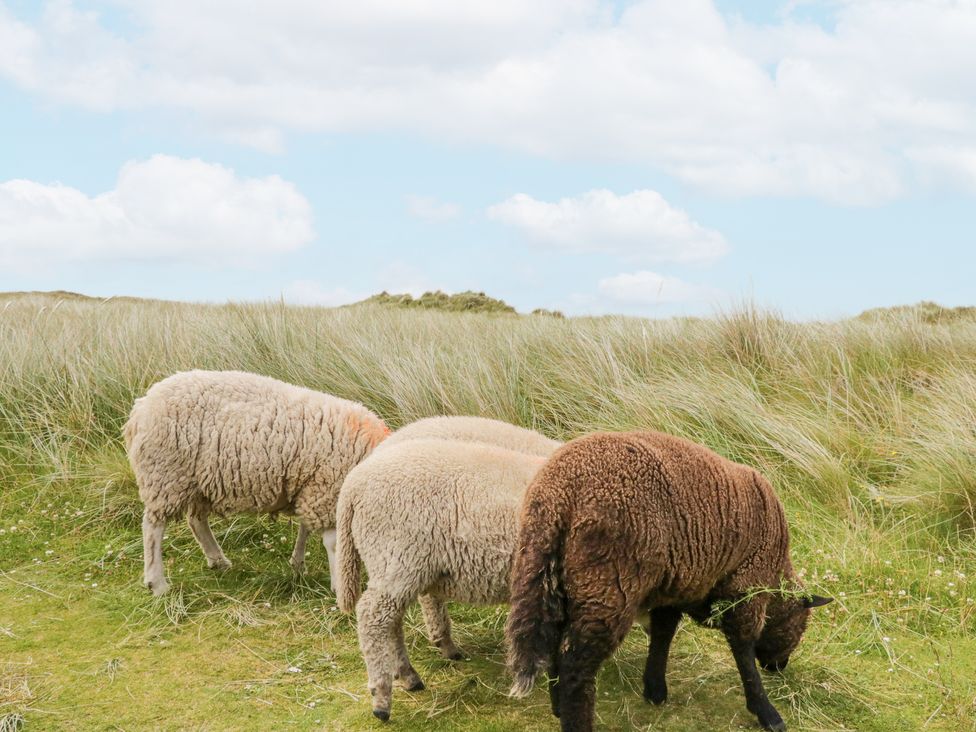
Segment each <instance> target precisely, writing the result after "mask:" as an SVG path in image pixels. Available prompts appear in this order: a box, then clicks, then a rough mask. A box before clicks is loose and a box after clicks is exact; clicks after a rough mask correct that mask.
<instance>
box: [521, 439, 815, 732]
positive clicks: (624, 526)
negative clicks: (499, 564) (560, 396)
mask: <svg viewBox="0 0 976 732" xmlns="http://www.w3.org/2000/svg"><path fill="white" fill-rule="evenodd" d="M829 601H830V600H829V599H828V598H821V597H816V596H813V597H806V598H804V597H803V596H802V589H801V584H800V581H799V579H798V578H797V576H796V574H795V573H794V571H793V566H792V565H791V563H790V557H789V534H788V529H787V526H786V519H785V516H784V514H783V508H782V506H781V504H780V502H779V500H778V499H777V498H776V495H775V493H774V492H773V489H772V487H771V486H770V485H769V483H768V482H767V481H766V479H765V478H763V476H762V475H760V474H759V473H758V472H756V471H755V470H753V469H752V468H748V467H746V466H744V465H738V464H736V463H733V462H730V461H729V460H726V459H724V458H722V457H720V456H719V455H716V454H715V453H713V452H712V451H710V450H708V449H707V448H704V447H702V446H700V445H696V444H694V443H692V442H689V441H687V440H683V439H680V438H677V437H671V436H668V435H663V434H658V433H654V432H628V433H620V434H594V435H589V436H587V437H581V438H579V439H577V440H573V441H572V442H568V443H567V444H566V446H565V447H563V448H562V449H561V450H559V451H557V452H556V453H555V454H554V455H553V456H552V458H550V460H549V461H548V462H547V463H546V466H545V467H544V468H543V469H542V470H541V471H539V473H538V474H537V475H536V477H535V479H534V480H533V481H532V484H531V485H530V486H529V488H528V490H527V492H526V495H525V502H524V504H523V509H522V515H521V528H520V530H519V538H518V545H517V549H516V554H515V560H514V566H513V568H512V585H511V602H512V610H511V613H510V615H509V620H508V626H507V629H506V634H507V636H508V641H509V643H510V652H509V663H510V667H511V669H512V672H513V674H514V676H515V684H514V686H513V687H512V695H513V696H524V695H525V694H527V693H528V692H529V691H530V690H531V687H532V683H533V681H534V679H535V676H536V674H537V673H538V672H539V671H540V670H547V671H548V672H549V675H550V688H549V691H550V695H551V701H552V708H553V714H555V715H556V716H557V717H560V719H561V723H562V729H563V730H564V731H568V730H573V731H579V730H587V731H588V730H591V729H592V727H593V701H594V693H595V692H594V678H595V675H596V672H597V670H598V669H599V667H600V665H601V664H602V663H603V661H604V660H605V659H606V658H608V657H609V656H610V654H611V653H612V652H613V650H614V649H615V648H616V647H617V646H618V645H619V643H620V642H621V641H622V640H623V638H624V636H625V635H626V633H627V631H628V630H629V629H630V627H631V625H632V624H633V622H634V620H635V618H636V617H637V616H638V614H641V613H649V615H650V618H649V623H648V626H647V630H648V634H649V635H650V645H649V651H648V657H647V665H646V667H645V670H644V696H645V698H646V699H648V700H649V701H652V702H654V703H655V704H660V703H661V702H663V701H664V700H665V699H666V697H667V685H666V683H665V668H666V664H667V657H668V650H669V648H670V645H671V639H672V638H673V636H674V632H675V630H676V629H677V627H678V622H679V621H680V619H681V615H682V614H683V613H686V614H688V615H690V616H691V617H692V618H693V619H695V620H697V621H699V622H703V623H707V622H709V621H710V620H714V621H715V622H716V623H717V624H718V626H719V627H720V628H721V629H722V631H723V632H724V634H725V637H726V638H727V640H728V642H729V646H730V647H731V650H732V654H733V656H734V657H735V661H736V665H737V666H738V669H739V674H740V675H741V677H742V684H743V687H744V688H745V694H746V705H747V707H748V708H749V711H751V712H752V713H753V714H755V715H756V716H757V717H758V718H759V721H760V723H761V724H762V725H763V727H765V728H766V729H771V730H785V729H786V726H785V725H784V723H783V720H782V718H781V717H780V715H779V713H778V712H777V711H776V709H774V708H773V706H772V704H770V702H769V699H768V698H767V696H766V692H765V690H764V689H763V685H762V680H761V678H760V676H759V672H758V671H757V669H756V660H757V659H758V660H759V663H760V664H761V665H762V666H763V668H765V669H767V670H771V671H778V670H781V669H782V668H783V667H785V666H786V663H787V661H788V660H789V657H790V654H791V653H792V652H793V651H794V649H795V648H796V646H797V644H798V643H799V642H800V637H801V636H802V635H803V631H804V630H805V629H806V625H807V619H808V616H809V614H810V608H811V607H816V606H818V605H823V604H826V603H827V602H829Z"/></svg>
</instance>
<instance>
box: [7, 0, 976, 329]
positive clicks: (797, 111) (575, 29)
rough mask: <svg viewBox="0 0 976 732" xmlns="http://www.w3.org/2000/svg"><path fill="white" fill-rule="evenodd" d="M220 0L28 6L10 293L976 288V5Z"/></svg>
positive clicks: (716, 298)
mask: <svg viewBox="0 0 976 732" xmlns="http://www.w3.org/2000/svg"><path fill="white" fill-rule="evenodd" d="M199 5H201V4H199V3H193V2H189V0H170V2H167V3H163V2H159V1H157V0H138V2H131V3H126V2H118V1H112V2H109V1H106V2H81V1H77V2H69V1H68V0H60V1H59V2H53V3H33V2H30V3H29V2H25V1H24V0H6V2H4V0H0V290H25V289H41V290H48V289H67V290H75V291H79V292H85V293H90V294H95V295H103V296H107V295H112V294H128V295H137V296H148V297H162V298H173V299H185V300H207V301H224V300H227V299H233V300H265V299H271V298H278V297H284V298H285V299H286V300H288V301H291V302H305V303H322V304H338V303H342V302H347V301H351V300H355V299H359V298H361V297H364V296H366V295H369V294H371V293H374V292H377V291H379V290H382V289H387V290H391V291H412V292H414V293H419V292H421V291H423V290H425V289H431V288H441V289H446V290H449V291H458V290H464V289H479V290H485V291H487V292H488V293H490V294H492V295H495V296H497V297H502V298H504V299H505V300H507V301H509V302H511V303H512V304H514V305H515V306H516V307H518V308H519V309H520V310H531V309H532V308H535V307H552V308H559V309H562V310H564V311H566V312H568V313H580V314H583V313H603V312H623V313H627V314H637V315H648V316H669V315H673V314H708V313H711V312H714V311H715V310H716V309H717V308H725V307H729V306H730V305H731V304H733V303H736V302H741V301H743V300H746V299H749V300H754V301H755V302H757V303H758V304H760V305H762V306H768V307H772V308H776V309H778V310H780V311H781V312H783V313H784V314H786V315H787V316H790V317H796V318H818V317H828V318H829V317H840V316H844V315H847V314H853V313H856V312H859V311H860V310H863V309H865V308H868V307H874V306H879V305H891V304H898V303H908V302H916V301H918V300H922V299H932V300H937V301H939V302H942V303H944V304H949V305H956V304H972V303H973V302H974V298H973V295H972V292H973V288H972V284H971V282H972V274H973V272H976V88H974V87H973V86H972V84H971V70H972V69H973V68H976V8H974V7H973V6H972V4H971V3H952V2H943V1H941V0H939V1H937V0H931V1H929V2H926V1H922V0H919V1H918V2H905V1H900V2H882V1H874V0H872V1H871V2H860V3H853V2H828V3H813V2H804V3H784V2H750V3H737V2H732V1H731V0H723V1H722V2H717V3H712V2H707V1H706V0H690V1H689V2H687V3H682V4H675V3H667V2H663V1H659V0H647V1H646V2H632V3H625V4H620V3H617V4H612V3H606V2H603V3H601V2H597V1H596V0H593V1H590V0H558V2H557V0H539V1H538V2H514V1H512V2H508V1H507V0H506V1H498V2H493V3H491V4H485V5H483V6H480V5H478V4H476V3H470V4H459V3H449V2H446V0H445V1H442V0H423V1H421V0H416V1H414V0H410V1H407V0H404V1H403V2H398V3H395V4H391V3H385V2H382V1H380V0H374V1H373V2H363V3H359V4H357V5H356V6H355V7H352V6H348V5H346V4H335V5H334V6H333V4H330V3H311V2H304V1H301V0H289V1H288V2H279V3H275V4H274V6H273V10H271V9H270V8H271V7H272V6H270V5H269V6H268V8H269V9H266V10H262V11H261V12H260V13H259V14H257V15H256V16H254V17H250V16H247V15H244V14H242V13H241V12H239V10H236V9H235V5H234V3H231V2H229V0H219V1H215V2H210V3H207V4H206V8H205V9H201V8H199V7H198V6H199ZM934 47H938V48H939V49H940V53H939V54H934V53H931V52H930V50H931V49H932V48H934ZM936 57H937V58H936ZM967 69H968V71H967Z"/></svg>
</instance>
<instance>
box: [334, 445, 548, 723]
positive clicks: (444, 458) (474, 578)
mask: <svg viewBox="0 0 976 732" xmlns="http://www.w3.org/2000/svg"><path fill="white" fill-rule="evenodd" d="M544 463H545V458H544V457H541V456H538V455H528V454H525V453H522V452H516V451H513V450H506V449H504V448H500V447H497V446H494V445H486V444H481V443H475V442H459V441H456V440H442V439H415V440H410V441H404V442H401V443H400V444H398V445H390V446H384V448H383V449H381V450H377V451H376V452H375V453H373V454H372V455H370V457H369V458H368V459H366V460H364V461H363V462H362V463H361V464H359V465H358V466H356V467H355V468H354V469H353V470H351V471H350V472H349V475H348V476H347V477H346V481H345V483H343V486H342V490H341V491H340V493H339V507H338V514H337V522H338V523H337V526H338V552H337V553H338V561H339V582H338V588H337V591H336V598H337V601H338V604H339V607H340V609H342V610H343V611H344V612H351V611H352V610H353V608H354V607H355V609H356V612H357V628H358V632H359V644H360V648H361V650H362V653H363V658H364V659H365V661H366V670H367V675H368V677H369V688H370V691H371V692H372V693H373V714H374V715H375V716H376V717H378V718H379V719H382V720H384V721H386V720H388V719H389V717H390V706H391V702H392V691H393V688H392V684H393V678H394V676H397V677H399V679H400V680H401V682H402V683H403V685H404V686H405V687H406V688H407V689H408V690H411V691H414V690H420V689H423V688H424V684H423V681H422V680H421V678H420V676H419V675H418V674H417V672H416V671H415V670H414V668H413V666H412V665H411V664H410V659H409V657H408V656H407V651H406V647H405V646H404V641H403V614H404V612H405V611H406V609H407V607H408V606H409V605H410V603H411V602H413V600H414V599H416V598H418V597H420V600H421V608H422V610H423V613H424V620H425V621H426V625H427V628H428V634H429V636H430V638H431V640H432V641H433V642H434V643H435V644H437V645H438V646H440V647H441V651H442V653H444V654H445V655H449V656H450V653H451V649H453V643H452V642H451V641H450V624H449V623H450V620H449V618H448V616H447V612H446V610H445V609H444V602H445V601H446V600H448V599H453V600H458V601H461V602H470V603H477V604H491V603H499V602H506V601H507V600H508V577H509V571H510V569H511V560H512V550H513V548H514V546H515V539H516V536H517V522H518V513H519V506H520V505H521V501H522V495H523V493H524V492H525V488H526V486H528V484H529V481H530V480H531V479H532V477H533V476H534V475H535V473H536V472H537V471H538V470H539V468H541V467H542V465H543V464H544ZM361 564H365V566H366V571H367V573H368V575H369V582H368V585H367V589H366V591H365V592H364V593H363V594H362V597H361V598H359V592H360V572H361V569H360V566H361ZM357 598H359V602H358V604H357V602H356V601H357Z"/></svg>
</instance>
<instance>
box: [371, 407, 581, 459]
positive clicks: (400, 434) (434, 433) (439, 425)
mask: <svg viewBox="0 0 976 732" xmlns="http://www.w3.org/2000/svg"><path fill="white" fill-rule="evenodd" d="M417 438H439V439H443V440H460V441H461V442H484V443H486V444H488V445H495V446H497V447H504V448H505V449H507V450H515V451H517V452H525V453H528V454H530V455H542V456H544V457H546V456H549V455H551V454H552V453H553V452H555V451H556V449H557V448H559V447H561V446H562V444H563V443H561V442H558V441H557V440H550V439H549V438H548V437H546V436H545V435H541V434H539V433H538V432H534V431H533V430H529V429H526V428H525V427H517V426H516V425H514V424H509V423H508V422H501V421H499V420H497V419H488V418H486V417H427V418H425V419H418V420H417V421H416V422H411V423H410V424H408V425H405V426H404V427H401V428H400V429H398V430H397V431H396V432H394V433H393V434H392V435H390V436H389V437H388V438H386V440H384V441H383V443H382V445H381V446H380V448H381V449H384V450H385V449H386V448H387V447H392V446H393V445H398V444H400V443H401V442H403V441H405V440H415V439H417Z"/></svg>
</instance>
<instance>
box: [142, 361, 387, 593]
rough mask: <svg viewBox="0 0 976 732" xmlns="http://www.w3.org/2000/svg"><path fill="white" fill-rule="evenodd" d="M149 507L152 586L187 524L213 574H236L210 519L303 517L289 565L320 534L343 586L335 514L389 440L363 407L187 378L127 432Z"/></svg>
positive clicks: (149, 404)
mask: <svg viewBox="0 0 976 732" xmlns="http://www.w3.org/2000/svg"><path fill="white" fill-rule="evenodd" d="M123 433H124V437H125V446H126V452H127V453H128V455H129V462H130V463H131V464H132V469H133V471H134V472H135V476H136V482H137V483H138V485H139V497H140V498H141V499H142V502H143V504H144V505H145V512H144V514H143V520H142V536H143V549H144V554H145V575H144V579H145V583H146V585H147V586H148V587H149V588H150V589H151V590H152V591H153V593H154V594H156V595H161V594H163V593H164V592H166V590H167V589H168V588H169V585H168V584H167V582H166V577H165V574H164V572H163V555H162V539H163V529H164V528H165V525H166V521H168V520H169V519H172V518H175V517H178V516H181V515H183V514H184V513H185V514H186V515H187V521H188V523H189V525H190V529H191V531H192V532H193V536H194V537H195V538H196V540H197V542H198V543H199V544H200V548H201V549H203V553H204V554H205V555H206V557H207V564H208V565H209V566H210V567H215V568H226V567H230V560H228V559H227V557H226V556H224V553H223V551H221V549H220V546H219V545H218V544H217V540H216V539H215V538H214V535H213V532H212V531H211V530H210V524H209V523H208V521H207V516H208V514H210V513H211V512H212V513H216V514H218V515H224V514H229V513H236V512H240V511H249V512H256V513H278V512H280V511H284V512H287V513H294V514H295V515H296V516H297V517H298V520H299V521H300V522H301V529H300V531H299V536H298V541H297V542H296V546H295V552H294V554H293V555H292V565H293V566H294V567H295V569H296V570H300V569H301V563H302V562H303V561H304V554H305V539H306V538H307V535H308V532H309V531H312V532H315V533H320V534H322V537H323V543H324V544H325V548H326V550H327V551H328V554H329V571H330V575H331V579H332V582H333V584H334V583H335V576H336V573H335V528H334V527H335V507H336V502H337V500H338V496H339V487H340V486H341V485H342V481H343V479H344V478H345V477H346V473H348V472H349V470H350V469H351V468H352V467H353V466H355V465H356V464H357V463H359V461H361V460H362V459H363V458H364V457H366V455H368V454H369V453H370V452H371V451H372V449H373V448H374V447H376V445H377V444H378V443H379V442H380V441H381V440H382V439H384V438H385V437H386V436H387V435H388V434H389V429H387V427H386V425H385V424H383V421H382V420H381V419H380V418H379V417H377V416H376V415H375V414H373V413H372V412H371V411H369V410H368V409H366V407H364V406H362V405H361V404H357V403H356V402H351V401H347V400H345V399H340V398H338V397H334V396H331V395H329V394H323V393H321V392H316V391H312V390H311V389H303V388H301V387H298V386H292V385H291V384H286V383H284V382H281V381H276V380H275V379H271V378H268V377H267V376H259V375H257V374H249V373H245V372H242V371H186V372H183V373H178V374H174V375H173V376H170V377H168V378H166V379H163V380H162V381H160V382H158V383H157V384H154V385H153V386H152V387H151V388H150V389H149V391H148V392H147V393H146V396H144V397H142V398H140V399H137V400H136V402H135V405H134V406H133V407H132V413H131V414H130V415H129V420H128V422H126V424H125V428H124V430H123Z"/></svg>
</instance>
